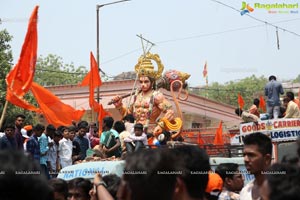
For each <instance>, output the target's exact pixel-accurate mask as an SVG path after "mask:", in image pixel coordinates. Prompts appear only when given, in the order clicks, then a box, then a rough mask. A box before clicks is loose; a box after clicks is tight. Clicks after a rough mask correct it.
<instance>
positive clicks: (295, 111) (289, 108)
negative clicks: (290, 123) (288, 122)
mask: <svg viewBox="0 0 300 200" xmlns="http://www.w3.org/2000/svg"><path fill="white" fill-rule="evenodd" d="M283 104H284V106H285V107H286V111H285V116H284V118H299V117H300V111H299V108H298V105H297V104H296V103H295V102H293V101H292V100H291V99H290V97H288V96H286V97H284V98H283Z"/></svg>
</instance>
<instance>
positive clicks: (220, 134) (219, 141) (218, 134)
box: [214, 121, 224, 145]
mask: <svg viewBox="0 0 300 200" xmlns="http://www.w3.org/2000/svg"><path fill="white" fill-rule="evenodd" d="M222 125H223V122H222V121H220V124H219V127H218V129H217V131H216V135H215V139H214V145H224V141H223V126H222Z"/></svg>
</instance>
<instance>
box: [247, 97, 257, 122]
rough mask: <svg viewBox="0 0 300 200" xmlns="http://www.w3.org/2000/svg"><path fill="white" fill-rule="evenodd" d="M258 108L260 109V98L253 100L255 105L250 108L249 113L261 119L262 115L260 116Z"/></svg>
mask: <svg viewBox="0 0 300 200" xmlns="http://www.w3.org/2000/svg"><path fill="white" fill-rule="evenodd" d="M258 107H259V99H258V98H255V99H254V100H253V105H252V106H251V107H250V109H249V113H250V114H253V115H256V116H257V117H258V118H260V114H259V111H258Z"/></svg>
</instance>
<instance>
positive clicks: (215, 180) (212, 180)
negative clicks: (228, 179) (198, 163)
mask: <svg viewBox="0 0 300 200" xmlns="http://www.w3.org/2000/svg"><path fill="white" fill-rule="evenodd" d="M222 188H223V180H222V178H221V177H220V176H219V175H218V174H216V173H214V172H212V171H211V172H209V173H208V183H207V186H206V190H205V193H206V197H207V199H209V200H217V199H218V197H219V194H220V193H221V191H222Z"/></svg>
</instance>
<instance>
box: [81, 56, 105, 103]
mask: <svg viewBox="0 0 300 200" xmlns="http://www.w3.org/2000/svg"><path fill="white" fill-rule="evenodd" d="M90 65H91V71H90V72H89V73H88V74H87V75H86V76H85V77H84V78H83V80H82V82H81V86H87V85H88V86H89V89H90V97H89V104H90V107H91V108H95V109H98V106H99V105H98V103H97V102H96V101H95V99H94V90H95V88H96V87H100V86H101V85H102V81H101V78H100V75H99V70H98V64H97V61H96V59H95V57H94V55H93V53H92V52H91V53H90Z"/></svg>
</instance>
